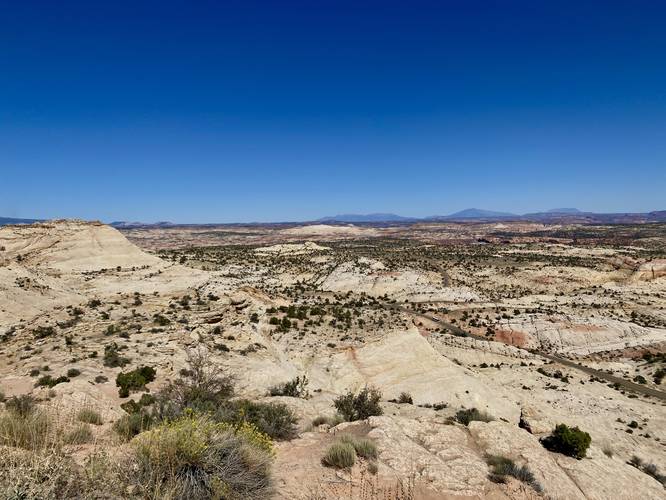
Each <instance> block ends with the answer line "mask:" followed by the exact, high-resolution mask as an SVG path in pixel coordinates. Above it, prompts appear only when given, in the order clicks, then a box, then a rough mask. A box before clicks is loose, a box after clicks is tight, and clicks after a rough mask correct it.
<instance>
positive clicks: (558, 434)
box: [541, 424, 592, 460]
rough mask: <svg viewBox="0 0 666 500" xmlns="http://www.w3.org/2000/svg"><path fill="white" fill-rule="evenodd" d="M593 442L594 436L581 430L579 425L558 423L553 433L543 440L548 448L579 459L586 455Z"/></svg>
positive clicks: (542, 442)
mask: <svg viewBox="0 0 666 500" xmlns="http://www.w3.org/2000/svg"><path fill="white" fill-rule="evenodd" d="M591 442H592V438H591V437H590V435H589V434H588V433H587V432H583V431H581V430H580V429H579V428H578V427H572V428H570V427H568V426H567V425H566V424H558V425H556V426H555V430H553V432H552V434H551V435H550V436H547V437H545V438H543V439H542V440H541V444H543V446H544V448H546V449H547V450H549V451H553V452H556V453H562V454H563V455H567V456H570V457H574V458H577V459H579V460H580V459H581V458H583V457H585V454H586V452H587V448H588V447H589V446H590V443H591Z"/></svg>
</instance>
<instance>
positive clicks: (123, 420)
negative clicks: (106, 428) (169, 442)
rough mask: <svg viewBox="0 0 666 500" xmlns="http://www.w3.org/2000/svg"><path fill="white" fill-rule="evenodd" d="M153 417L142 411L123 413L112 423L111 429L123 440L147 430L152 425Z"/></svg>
mask: <svg viewBox="0 0 666 500" xmlns="http://www.w3.org/2000/svg"><path fill="white" fill-rule="evenodd" d="M153 422H154V420H153V417H152V416H150V415H149V414H147V413H144V412H138V413H132V414H130V415H123V416H122V417H120V418H119V419H118V420H116V421H115V422H114V424H113V430H114V431H115V432H116V434H118V436H120V437H121V438H122V439H124V440H125V441H129V440H130V439H132V438H133V437H134V436H136V435H138V434H140V433H141V432H143V431H145V430H148V429H150V428H151V426H152V425H153Z"/></svg>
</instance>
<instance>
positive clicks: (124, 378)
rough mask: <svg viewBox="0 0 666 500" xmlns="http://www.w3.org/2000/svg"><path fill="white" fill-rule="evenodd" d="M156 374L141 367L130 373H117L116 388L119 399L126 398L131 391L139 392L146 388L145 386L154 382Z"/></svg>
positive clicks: (152, 370)
mask: <svg viewBox="0 0 666 500" xmlns="http://www.w3.org/2000/svg"><path fill="white" fill-rule="evenodd" d="M156 373H157V372H156V371H155V369H154V368H152V367H150V366H141V367H139V368H137V369H135V370H132V371H131V372H126V373H122V372H121V373H119V374H118V376H117V377H116V386H118V387H119V388H120V389H118V395H119V396H120V397H121V398H126V397H127V396H129V395H130V392H131V391H139V390H141V389H144V388H145V387H146V384H147V383H149V382H152V381H153V380H155V374H156Z"/></svg>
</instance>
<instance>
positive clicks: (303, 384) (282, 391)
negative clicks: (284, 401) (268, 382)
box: [268, 375, 310, 399]
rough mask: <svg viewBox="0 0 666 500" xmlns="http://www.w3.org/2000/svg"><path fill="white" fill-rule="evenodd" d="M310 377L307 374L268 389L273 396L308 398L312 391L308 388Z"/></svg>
mask: <svg viewBox="0 0 666 500" xmlns="http://www.w3.org/2000/svg"><path fill="white" fill-rule="evenodd" d="M307 385H308V379H307V377H306V376H305V375H303V376H302V377H300V376H299V377H296V378H295V379H293V380H291V381H289V382H285V383H283V384H278V385H274V386H273V387H271V388H270V389H269V390H268V393H269V394H270V395H271V396H290V397H292V398H304V399H306V398H308V397H309V396H310V393H309V392H308V389H307Z"/></svg>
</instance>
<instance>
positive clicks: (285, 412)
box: [213, 399, 298, 440]
mask: <svg viewBox="0 0 666 500" xmlns="http://www.w3.org/2000/svg"><path fill="white" fill-rule="evenodd" d="M213 418H215V419H216V420H217V421H219V422H229V423H232V424H234V425H238V424H240V423H242V422H249V423H251V424H252V425H254V426H256V427H257V429H259V430H260V431H261V432H263V433H264V434H267V435H268V436H270V437H271V438H273V439H278V440H284V439H292V438H293V437H295V436H296V425H295V424H296V422H297V421H298V419H297V418H296V416H295V415H294V413H293V412H292V411H291V410H290V409H289V407H288V406H287V405H285V404H283V403H258V402H255V401H248V400H246V399H241V400H236V401H229V402H227V403H225V404H224V405H223V406H222V407H221V408H220V409H219V410H218V411H217V412H215V413H214V414H213Z"/></svg>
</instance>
